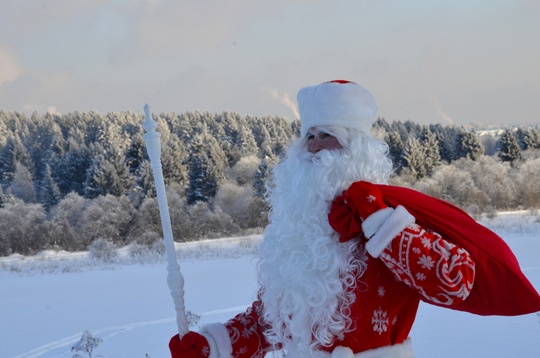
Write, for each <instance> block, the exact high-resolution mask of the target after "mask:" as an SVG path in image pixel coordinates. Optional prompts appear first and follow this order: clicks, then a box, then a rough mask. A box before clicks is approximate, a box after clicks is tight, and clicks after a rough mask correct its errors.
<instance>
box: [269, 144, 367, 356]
mask: <svg viewBox="0 0 540 358" xmlns="http://www.w3.org/2000/svg"><path fill="white" fill-rule="evenodd" d="M354 167H355V165H351V160H350V158H349V156H348V154H347V152H346V151H342V150H336V151H328V150H323V151H321V152H319V153H318V154H316V155H313V154H311V153H308V152H306V151H305V149H303V148H302V147H301V146H296V147H294V146H293V147H292V148H291V149H290V152H289V156H288V158H287V159H286V160H285V161H283V162H282V163H281V164H280V165H279V166H278V167H277V168H276V170H275V173H274V174H275V175H274V181H273V187H272V188H271V192H270V197H269V201H270V204H271V207H272V210H271V213H270V224H269V225H268V226H267V228H266V230H265V235H264V241H263V243H262V246H261V250H260V256H261V261H260V263H259V277H260V284H261V300H262V302H263V307H264V320H265V322H269V323H270V325H271V328H270V329H268V330H267V331H266V332H265V334H266V336H267V339H268V340H269V342H270V343H272V344H278V343H280V344H282V345H283V346H284V348H285V349H288V350H289V351H291V350H294V351H295V352H296V354H297V355H300V356H302V355H305V356H306V357H313V356H317V355H318V348H320V347H321V346H329V345H331V344H332V342H333V341H334V340H335V339H336V337H337V338H339V337H340V336H341V335H343V333H344V332H346V331H347V330H348V329H350V328H351V324H352V322H351V321H350V319H349V318H348V314H347V313H348V308H349V307H350V305H351V303H352V302H353V301H354V297H355V296H354V293H352V291H353V290H352V289H353V288H354V285H355V282H356V278H357V276H358V275H361V274H362V272H363V270H364V269H365V265H364V262H363V261H361V260H359V259H358V256H359V255H358V253H357V250H358V242H357V241H355V240H354V241H351V242H348V243H339V237H338V234H337V233H335V232H334V230H333V229H332V228H331V227H330V225H329V223H328V218H327V215H328V211H329V208H330V205H331V202H332V200H333V199H334V198H335V197H336V195H339V194H341V192H342V191H343V190H345V189H346V188H348V187H349V186H350V184H352V182H354V181H357V180H362V179H368V178H363V177H362V176H361V174H359V173H358V170H355V169H354ZM355 252H356V255H355ZM355 257H356V259H355ZM319 353H320V352H319Z"/></svg>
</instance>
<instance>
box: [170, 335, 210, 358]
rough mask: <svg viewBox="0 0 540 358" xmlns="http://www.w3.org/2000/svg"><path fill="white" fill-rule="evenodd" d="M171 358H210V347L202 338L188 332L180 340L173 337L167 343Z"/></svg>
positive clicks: (177, 337) (177, 336)
mask: <svg viewBox="0 0 540 358" xmlns="http://www.w3.org/2000/svg"><path fill="white" fill-rule="evenodd" d="M169 350H170V351H171V357H172V358H206V357H208V356H210V346H209V345H208V341H207V340H206V338H204V336H202V335H200V334H199V333H197V332H192V331H189V332H188V333H186V334H185V335H184V336H183V337H182V339H180V338H179V335H178V334H177V335H176V336H173V337H172V338H171V341H170V342H169Z"/></svg>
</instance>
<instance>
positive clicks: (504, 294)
mask: <svg viewBox="0 0 540 358" xmlns="http://www.w3.org/2000/svg"><path fill="white" fill-rule="evenodd" d="M377 186H378V187H379V189H380V190H381V192H382V194H383V196H384V201H385V202H386V204H387V205H388V206H392V207H396V206H397V205H402V206H404V207H405V208H406V209H407V210H408V211H409V212H410V213H411V214H412V215H413V216H414V217H415V218H416V220H417V223H418V224H419V225H421V226H423V227H424V228H426V229H428V228H429V229H431V230H433V231H435V232H437V233H439V234H440V235H442V237H444V238H445V239H446V240H447V241H449V242H452V243H454V244H456V245H458V246H459V247H462V248H464V249H465V250H467V251H468V252H469V253H470V255H471V257H472V258H473V260H474V261H475V264H476V280H475V283H474V287H473V289H472V291H471V294H470V296H469V297H468V298H467V299H466V300H465V301H463V302H461V303H458V304H455V305H452V306H450V307H448V308H451V309H454V310H459V311H466V312H470V313H474V314H478V315H500V316H517V315H522V314H527V313H533V312H538V311H540V296H539V295H538V292H537V291H536V289H535V288H534V287H533V286H532V284H531V283H530V282H529V280H528V279H527V278H526V277H525V275H524V274H523V272H522V271H521V268H520V267H519V263H518V261H517V259H516V257H515V256H514V254H513V253H512V251H511V250H510V248H509V247H508V245H507V244H506V243H505V242H504V241H503V240H502V239H501V238H500V237H499V236H498V235H497V234H495V233H494V232H492V231H491V230H489V229H487V228H486V227H484V226H482V225H480V224H478V223H477V222H476V221H475V220H474V219H473V218H471V217H470V216H469V215H468V214H467V213H465V212H464V211H463V210H461V209H459V208H458V207H456V206H454V205H452V204H450V203H447V202H445V201H442V200H439V199H436V198H434V197H431V196H428V195H425V194H422V193H420V192H418V191H415V190H412V189H407V188H403V187H397V186H391V185H377Z"/></svg>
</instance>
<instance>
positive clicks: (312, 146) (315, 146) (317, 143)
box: [307, 137, 325, 153]
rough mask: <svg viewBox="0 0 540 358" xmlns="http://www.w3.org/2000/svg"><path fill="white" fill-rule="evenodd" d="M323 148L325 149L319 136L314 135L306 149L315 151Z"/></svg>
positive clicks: (311, 151)
mask: <svg viewBox="0 0 540 358" xmlns="http://www.w3.org/2000/svg"><path fill="white" fill-rule="evenodd" d="M323 149H325V143H324V140H322V139H321V138H318V137H315V138H313V139H312V140H310V141H309V142H308V145H307V150H308V152H310V153H317V152H319V151H321V150H323Z"/></svg>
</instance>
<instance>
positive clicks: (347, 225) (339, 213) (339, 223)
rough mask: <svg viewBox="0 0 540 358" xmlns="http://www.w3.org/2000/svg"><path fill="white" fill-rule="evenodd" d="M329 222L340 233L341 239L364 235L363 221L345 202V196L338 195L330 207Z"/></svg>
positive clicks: (347, 239)
mask: <svg viewBox="0 0 540 358" xmlns="http://www.w3.org/2000/svg"><path fill="white" fill-rule="evenodd" d="M328 222H329V223H330V226H332V229H334V230H335V231H336V232H337V233H339V235H340V236H339V241H340V242H347V241H349V240H351V239H354V238H356V237H359V236H363V235H364V234H363V232H362V221H361V220H360V218H359V217H358V216H356V215H354V214H353V212H352V210H351V208H350V207H349V206H347V204H345V199H344V198H343V196H338V197H337V198H336V199H335V200H334V201H333V202H332V206H331V207H330V212H329V213H328Z"/></svg>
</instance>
